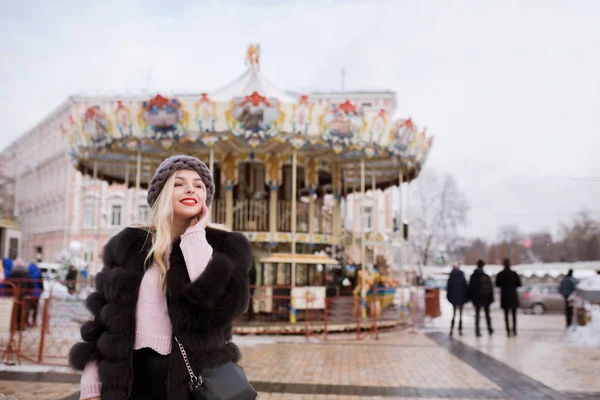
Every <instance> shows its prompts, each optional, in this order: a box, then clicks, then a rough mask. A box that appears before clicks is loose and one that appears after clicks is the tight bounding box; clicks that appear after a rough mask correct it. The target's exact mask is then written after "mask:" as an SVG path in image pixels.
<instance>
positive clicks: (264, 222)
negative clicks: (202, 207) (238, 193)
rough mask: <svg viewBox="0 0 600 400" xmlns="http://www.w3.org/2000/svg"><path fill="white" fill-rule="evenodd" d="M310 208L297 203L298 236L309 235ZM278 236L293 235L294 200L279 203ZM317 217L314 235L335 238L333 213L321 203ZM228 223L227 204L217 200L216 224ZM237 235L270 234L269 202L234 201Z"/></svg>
mask: <svg viewBox="0 0 600 400" xmlns="http://www.w3.org/2000/svg"><path fill="white" fill-rule="evenodd" d="M309 209H310V208H309V205H308V204H307V203H304V202H301V201H298V202H297V203H296V232H298V233H308V232H309V220H310V216H309ZM276 211H277V224H276V230H277V231H278V232H291V231H292V202H291V201H290V200H278V201H277V207H276ZM312 217H313V227H314V233H325V234H331V233H332V232H333V216H332V213H331V211H329V210H323V208H322V207H321V205H320V204H319V203H317V204H315V207H314V215H313V216H312ZM226 219H227V204H226V201H225V200H222V199H219V200H214V201H213V205H212V221H214V222H216V223H220V224H224V223H225V222H226ZM231 228H232V229H233V230H235V231H241V232H268V231H269V230H270V226H269V201H268V200H234V202H233V226H232V227H231Z"/></svg>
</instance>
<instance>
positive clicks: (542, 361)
mask: <svg viewBox="0 0 600 400" xmlns="http://www.w3.org/2000/svg"><path fill="white" fill-rule="evenodd" d="M519 322H520V325H519V326H520V329H519V336H518V337H516V338H506V335H505V333H504V329H503V319H502V318H501V315H500V314H499V313H497V312H494V324H495V329H496V333H495V334H494V335H493V336H492V337H487V336H484V337H483V338H480V339H477V338H475V337H474V329H473V326H472V318H471V317H470V312H469V311H468V312H467V317H466V318H465V329H464V336H462V337H455V338H454V339H450V338H449V337H448V334H447V326H448V325H447V321H446V320H445V319H444V318H441V319H439V320H436V321H435V324H434V326H429V327H427V328H425V329H423V330H421V331H420V332H419V333H418V334H411V333H410V332H408V331H396V332H388V333H384V334H382V335H381V337H380V340H378V341H375V340H374V339H373V338H368V339H365V340H362V341H359V342H358V341H356V340H353V339H352V336H351V335H350V336H345V337H340V336H334V337H331V338H330V339H331V340H329V341H327V342H323V341H319V340H311V341H309V342H306V341H305V340H304V339H303V338H283V339H281V338H279V339H274V338H264V337H263V338H251V337H244V338H241V339H240V340H239V342H240V344H241V345H242V352H243V354H244V360H243V362H242V365H243V366H244V368H245V369H246V371H247V373H248V377H249V378H250V380H251V381H252V382H253V384H254V385H255V387H256V388H257V390H258V391H259V392H260V399H269V400H274V399H282V400H308V399H310V400H316V399H336V400H342V399H349V400H359V399H360V400H366V399H369V400H373V399H380V400H387V399H557V400H558V399H600V382H599V380H598V379H597V375H598V371H600V349H598V348H580V347H574V346H571V345H568V344H567V343H566V342H565V340H564V335H565V333H564V329H563V326H562V323H563V320H562V318H561V317H560V316H552V315H550V316H521V318H520V320H519ZM3 369H6V367H5V368H3ZM78 379H79V377H78V376H77V375H74V374H58V373H56V372H54V373H38V374H36V373H13V372H7V371H0V393H4V394H14V395H16V397H17V398H18V399H19V400H24V399H42V400H43V399H48V400H49V399H54V400H56V399H77V382H78Z"/></svg>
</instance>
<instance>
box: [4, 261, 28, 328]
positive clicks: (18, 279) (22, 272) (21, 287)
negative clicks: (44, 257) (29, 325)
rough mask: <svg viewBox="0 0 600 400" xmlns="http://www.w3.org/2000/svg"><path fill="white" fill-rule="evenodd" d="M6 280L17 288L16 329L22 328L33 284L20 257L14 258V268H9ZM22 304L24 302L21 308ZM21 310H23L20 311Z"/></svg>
mask: <svg viewBox="0 0 600 400" xmlns="http://www.w3.org/2000/svg"><path fill="white" fill-rule="evenodd" d="M6 281H8V282H12V283H13V284H14V285H15V286H16V287H17V288H18V293H19V296H18V298H17V300H18V301H19V303H18V304H17V324H16V329H17V330H24V329H25V325H26V311H27V307H28V306H29V304H28V303H29V299H30V297H31V295H32V294H33V290H34V285H33V282H32V281H31V275H29V270H28V269H27V267H25V262H24V261H23V260H22V259H20V258H19V259H17V260H15V264H14V268H12V269H11V271H10V274H9V275H8V276H7V277H6ZM23 304H25V307H24V310H23ZM22 310H23V311H22Z"/></svg>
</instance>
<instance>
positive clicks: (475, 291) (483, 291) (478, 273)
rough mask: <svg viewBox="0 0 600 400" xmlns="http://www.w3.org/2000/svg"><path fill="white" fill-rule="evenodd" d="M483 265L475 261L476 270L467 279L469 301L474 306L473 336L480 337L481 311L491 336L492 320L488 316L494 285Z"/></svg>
mask: <svg viewBox="0 0 600 400" xmlns="http://www.w3.org/2000/svg"><path fill="white" fill-rule="evenodd" d="M484 266H485V263H484V262H483V260H478V261H477V269H476V270H475V271H474V272H473V274H472V275H471V278H470V279H469V299H470V300H471V302H472V303H473V306H475V335H476V336H477V337H481V330H480V329H479V315H480V313H481V310H482V309H483V312H484V313H485V321H486V323H487V328H488V333H489V334H490V335H492V334H493V333H494V329H492V318H491V316H490V306H491V305H492V303H493V302H494V285H493V284H492V279H491V278H490V276H489V275H488V274H486V273H485V272H484V271H483V267H484Z"/></svg>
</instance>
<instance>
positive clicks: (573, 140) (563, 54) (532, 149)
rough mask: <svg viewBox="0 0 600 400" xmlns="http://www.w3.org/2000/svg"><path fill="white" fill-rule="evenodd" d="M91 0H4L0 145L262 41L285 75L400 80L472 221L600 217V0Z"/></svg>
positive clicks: (211, 78) (203, 87)
mask: <svg viewBox="0 0 600 400" xmlns="http://www.w3.org/2000/svg"><path fill="white" fill-rule="evenodd" d="M95 3H96V5H94V6H90V5H89V4H91V2H85V1H53V2H48V1H45V0H41V1H28V0H23V1H19V2H15V1H9V0H0V4H1V6H0V7H1V9H0V32H1V34H0V56H1V59H2V61H1V62H0V73H1V78H0V102H1V107H0V118H1V120H2V122H3V129H2V131H1V132H0V149H2V148H5V147H6V146H7V145H8V144H9V143H10V142H11V141H13V140H14V139H16V138H17V137H18V136H19V135H21V134H22V133H24V132H25V131H27V130H28V129H30V128H31V127H32V126H34V125H35V124H36V123H38V122H39V121H40V120H41V119H42V118H44V117H45V116H46V115H48V114H49V113H50V112H51V111H53V110H54V109H55V108H56V107H57V106H59V105H60V104H61V103H62V102H63V101H65V100H66V98H67V96H69V95H76V94H91V95H94V94H117V93H139V92H140V91H142V90H146V91H148V93H154V92H156V91H163V92H174V91H178V92H183V91H186V92H189V91H191V92H200V91H210V90H212V89H216V88H218V87H220V86H223V85H224V84H226V83H228V82H229V81H231V80H233V79H235V78H236V77H237V76H239V75H240V74H241V73H242V72H243V71H244V69H245V67H244V56H245V50H246V48H247V45H248V44H249V43H250V42H258V43H260V44H261V68H262V71H263V72H264V74H265V75H266V76H267V77H268V79H269V80H271V82H272V83H274V84H275V85H276V86H278V87H280V88H282V89H287V90H296V91H310V90H322V91H323V90H330V89H336V90H338V89H339V88H340V70H341V68H342V67H343V68H345V69H346V88H347V89H362V90H365V89H374V90H380V89H390V90H394V91H395V92H396V93H397V97H398V114H397V117H409V116H410V117H412V118H413V119H414V121H416V123H417V124H419V125H420V126H424V125H425V126H427V131H428V132H429V133H431V134H433V135H435V137H436V139H435V142H434V148H433V150H432V153H431V155H430V157H429V160H428V165H427V168H431V169H435V170H436V171H438V172H442V173H450V174H452V175H454V176H455V177H456V179H457V180H458V181H459V184H460V186H461V188H462V189H463V191H464V192H465V193H466V195H467V197H468V199H469V201H470V205H471V212H470V217H469V225H468V227H466V228H465V229H464V233H465V234H467V235H480V236H483V237H486V238H495V236H496V235H497V232H498V228H499V226H502V225H514V224H516V225H518V227H519V228H521V229H522V230H524V231H535V230H539V229H549V230H552V231H554V230H555V229H556V227H557V226H558V223H559V221H565V220H568V219H570V218H571V215H572V214H573V213H575V212H577V211H579V210H580V209H582V208H583V207H587V209H588V210H590V211H592V212H593V213H595V216H596V217H600V201H599V200H600V129H599V124H598V116H599V115H600V78H599V75H600V50H599V49H600V28H599V27H600V1H594V0H590V1H551V0H548V1H505V0H503V1H480V0H474V1H448V0H440V1H400V0H397V1H389V2H377V1H369V2H367V1H365V2H359V1H347V2H342V1H324V0H320V1H315V2H312V1H298V2H292V1H273V0H272V1H250V0H248V1H244V2H242V1H224V2H220V3H227V4H228V5H227V6H219V5H218V4H217V3H218V2H216V1H215V2H201V1H189V2H183V1H174V0H171V1H168V2H165V1H157V0H144V1H141V0H140V1H126V0H118V1H102V2H95ZM245 4H248V5H245ZM250 4H252V5H250ZM281 4H283V5H281Z"/></svg>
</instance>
